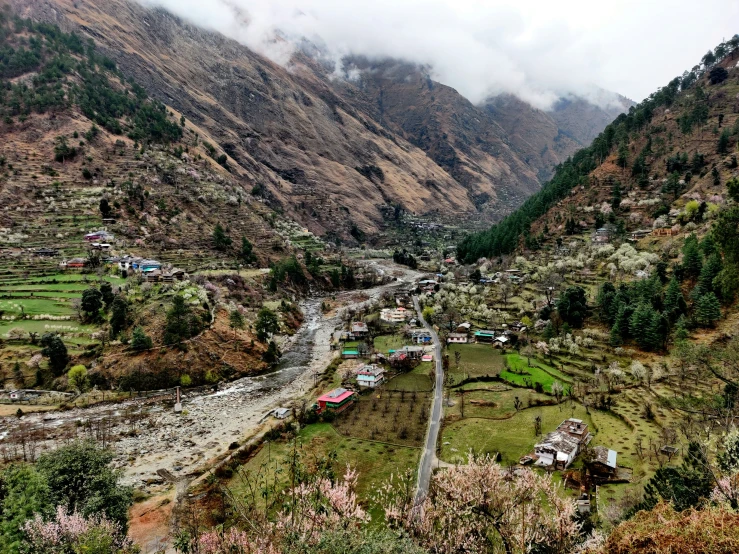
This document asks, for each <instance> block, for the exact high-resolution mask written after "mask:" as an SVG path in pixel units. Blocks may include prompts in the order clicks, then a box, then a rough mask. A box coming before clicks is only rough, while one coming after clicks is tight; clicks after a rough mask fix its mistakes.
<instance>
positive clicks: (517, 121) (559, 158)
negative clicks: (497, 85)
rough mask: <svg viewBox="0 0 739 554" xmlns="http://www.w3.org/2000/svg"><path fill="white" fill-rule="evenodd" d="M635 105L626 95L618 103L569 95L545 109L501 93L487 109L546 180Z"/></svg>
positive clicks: (511, 141) (489, 102)
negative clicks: (604, 104) (602, 103)
mask: <svg viewBox="0 0 739 554" xmlns="http://www.w3.org/2000/svg"><path fill="white" fill-rule="evenodd" d="M633 105H634V103H633V102H631V101H630V100H628V99H626V98H623V97H618V105H615V106H607V107H600V106H597V105H595V104H592V103H590V102H588V101H587V100H585V99H583V98H579V97H567V98H562V99H560V100H559V101H558V102H557V103H556V104H555V105H554V106H553V107H552V109H551V110H550V111H543V110H538V109H536V108H534V107H533V106H531V105H529V104H527V103H526V102H523V101H521V100H519V99H518V98H516V97H515V96H511V95H500V96H496V97H493V98H490V99H489V100H488V101H487V102H486V103H485V109H486V111H487V112H488V113H489V114H490V117H491V118H492V119H493V120H494V121H495V122H496V123H497V124H498V125H499V126H500V127H501V128H502V129H503V130H504V132H505V134H506V136H507V137H508V140H509V142H510V144H511V146H512V147H513V148H515V150H516V151H517V152H519V153H520V154H521V155H522V156H523V159H524V160H525V161H526V162H528V163H529V164H531V165H532V166H533V167H534V168H535V169H536V171H537V175H538V177H539V179H540V180H541V181H542V182H543V181H546V180H548V179H549V178H550V177H551V176H552V173H553V172H554V168H555V167H556V166H557V165H559V164H560V163H562V162H563V161H565V160H566V159H567V158H568V157H569V156H571V155H572V154H574V153H575V152H576V151H577V150H579V149H580V148H582V147H584V146H588V145H589V144H590V143H591V142H592V141H593V139H594V138H595V137H597V136H598V134H599V133H600V132H601V131H602V130H603V129H604V128H605V127H606V125H608V124H609V123H610V122H611V121H613V120H614V119H615V118H616V117H617V116H618V115H619V114H620V113H622V112H624V111H627V110H628V108H629V107H631V106H633Z"/></svg>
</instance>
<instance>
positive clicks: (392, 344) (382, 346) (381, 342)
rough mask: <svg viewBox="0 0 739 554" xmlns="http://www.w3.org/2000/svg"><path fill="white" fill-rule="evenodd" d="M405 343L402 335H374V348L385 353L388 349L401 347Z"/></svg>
mask: <svg viewBox="0 0 739 554" xmlns="http://www.w3.org/2000/svg"><path fill="white" fill-rule="evenodd" d="M406 344H407V341H406V339H405V338H404V337H403V336H402V335H380V336H379V337H375V350H377V351H378V352H382V353H383V354H387V352H388V351H389V350H397V349H398V348H403V346H405V345H406Z"/></svg>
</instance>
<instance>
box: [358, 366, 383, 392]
mask: <svg viewBox="0 0 739 554" xmlns="http://www.w3.org/2000/svg"><path fill="white" fill-rule="evenodd" d="M384 380H385V370H384V369H383V368H382V367H380V366H377V365H366V366H363V367H360V368H359V370H358V371H357V384H358V385H359V386H360V387H369V388H371V389H374V388H375V387H377V386H378V385H381V384H382V383H383V381H384Z"/></svg>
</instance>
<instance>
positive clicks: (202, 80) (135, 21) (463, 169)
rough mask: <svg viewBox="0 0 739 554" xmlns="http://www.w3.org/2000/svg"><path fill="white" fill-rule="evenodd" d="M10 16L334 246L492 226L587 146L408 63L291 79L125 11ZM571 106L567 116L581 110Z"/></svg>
mask: <svg viewBox="0 0 739 554" xmlns="http://www.w3.org/2000/svg"><path fill="white" fill-rule="evenodd" d="M11 4H12V5H13V6H14V8H15V9H17V10H18V11H19V13H21V14H22V15H23V16H29V17H32V18H34V19H36V20H41V21H48V22H52V23H55V24H58V25H59V26H60V27H61V28H63V29H65V30H67V31H73V30H74V31H77V32H79V33H80V34H81V35H83V36H85V37H88V38H92V39H93V40H95V42H96V44H97V45H98V47H99V48H100V49H101V50H102V51H103V52H105V53H106V54H107V55H108V56H109V57H110V58H112V59H113V60H114V61H115V62H116V63H117V64H118V66H119V67H120V68H121V70H122V71H123V73H124V74H125V75H126V76H128V77H131V78H134V79H135V80H136V81H137V82H139V83H141V85H142V86H143V87H144V88H145V89H146V90H147V91H148V92H149V94H151V95H152V96H153V97H154V98H156V99H158V100H159V101H161V102H163V103H164V104H165V105H167V106H168V107H169V108H171V109H172V110H173V111H176V112H177V113H180V114H182V115H184V116H185V118H186V119H187V120H188V121H190V122H192V123H193V125H194V126H197V127H198V128H199V129H201V130H202V132H203V133H205V134H207V135H208V137H209V141H208V142H210V143H211V144H212V146H213V148H214V149H215V150H214V151H213V154H214V157H218V156H223V155H224V154H225V155H226V158H227V163H228V165H229V167H230V168H231V174H232V176H233V178H235V179H238V181H239V183H240V186H242V187H243V188H244V189H245V190H249V191H253V192H254V194H255V195H258V196H261V197H263V198H264V199H266V201H267V202H268V205H269V206H270V207H272V208H274V209H277V210H278V211H279V212H281V213H282V214H284V216H285V217H288V218H290V219H293V220H295V221H297V222H299V223H300V224H301V225H303V226H305V227H306V228H307V229H309V230H310V231H312V232H314V233H316V234H318V235H322V236H326V237H328V238H337V239H342V240H346V239H349V240H354V239H353V238H352V237H354V238H357V237H360V238H361V237H372V238H373V240H375V241H381V240H382V234H381V231H382V230H383V228H384V227H385V226H386V224H387V220H388V218H389V217H392V214H393V213H395V212H396V209H397V208H401V209H403V210H405V211H407V212H411V213H415V214H427V215H434V214H436V215H437V216H439V215H440V214H443V215H444V216H446V217H449V218H452V219H455V220H456V221H459V220H460V219H461V220H464V218H463V217H462V216H474V219H479V218H480V217H482V220H484V221H485V220H486V221H496V220H498V219H500V218H501V217H502V216H503V215H505V214H506V213H508V212H509V211H510V210H511V209H513V208H515V207H517V206H519V205H520V204H521V203H522V202H523V201H524V200H525V198H527V197H528V196H529V195H531V194H532V193H534V192H535V191H537V190H538V188H539V186H540V182H541V180H542V179H543V178H544V177H548V176H549V174H550V173H551V170H552V168H553V167H554V166H555V165H556V164H557V163H559V162H561V161H562V160H563V159H565V158H566V157H567V156H568V155H569V154H571V153H572V152H574V150H575V149H576V148H577V145H578V144H581V143H583V141H586V140H587V138H586V136H585V135H584V134H582V133H581V132H580V130H577V129H576V130H574V131H573V130H572V129H570V128H569V127H568V128H567V129H569V130H567V129H564V126H566V125H569V124H568V123H566V122H567V121H569V120H573V119H574V120H576V119H577V117H576V115H575V116H567V117H565V116H564V115H563V117H562V121H563V123H562V125H563V128H562V129H560V127H558V126H557V125H556V124H554V123H552V122H551V121H547V122H546V125H547V126H548V127H547V132H546V133H542V132H541V128H540V126H534V127H533V129H532V130H531V131H529V129H528V128H527V126H528V125H530V124H531V122H532V121H534V119H535V118H534V117H527V118H525V120H524V121H523V122H519V123H517V122H516V121H514V120H512V118H511V117H508V116H506V117H503V116H500V115H499V114H500V112H501V111H502V110H500V109H499V110H498V111H497V112H494V111H491V110H490V109H489V108H485V107H479V106H474V105H472V104H471V103H470V102H468V101H467V100H466V99H465V98H464V97H462V96H461V95H460V94H458V93H457V92H456V91H455V90H454V89H452V88H450V87H447V86H444V85H442V84H440V83H437V82H434V81H433V80H432V79H430V78H429V76H428V74H427V72H424V71H423V70H422V68H418V67H415V66H412V65H410V64H405V63H403V62H398V61H389V60H388V61H385V62H372V63H370V62H369V61H367V60H361V59H356V60H354V63H355V65H356V66H357V68H358V69H359V70H360V71H359V74H360V76H359V78H358V79H356V80H352V79H336V78H335V77H334V75H333V73H332V71H331V70H330V68H327V67H325V65H324V64H322V63H321V61H320V60H319V59H317V58H316V57H312V56H311V55H310V49H309V48H305V49H304V50H303V51H301V52H299V53H297V54H296V55H295V56H294V57H293V59H292V62H291V65H290V68H289V69H286V68H284V67H281V66H279V65H276V64H275V63H273V62H271V61H269V60H267V59H265V58H264V57H262V56H259V55H258V54H256V53H254V52H252V51H251V50H249V49H248V48H246V47H244V46H243V45H241V44H239V43H237V42H235V41H232V40H230V39H227V38H225V37H223V36H222V35H219V34H217V33H213V32H209V31H206V30H203V29H201V28H198V27H196V26H194V25H191V24H189V23H187V22H185V21H182V20H181V19H179V18H177V17H175V16H173V15H171V14H170V13H168V12H166V11H164V10H160V9H148V8H145V7H143V6H141V5H139V4H137V3H134V2H131V1H127V0H110V1H106V2H94V1H93V0H75V1H72V0H38V1H35V2H33V3H28V2H26V1H23V0H13V1H12V2H11ZM572 104H573V105H572V106H571V107H569V108H567V109H563V110H562V113H563V114H565V113H571V114H572V113H577V110H580V109H581V107H580V106H581V105H580V104H579V103H577V102H575V103H572ZM582 107H584V108H588V106H582ZM588 109H590V108H588ZM555 113H556V112H555ZM549 119H551V117H550V118H549ZM586 119H587V118H586ZM589 120H591V121H592V125H591V126H592V127H597V126H598V125H599V124H600V123H599V122H598V121H596V119H595V118H590V119H589ZM501 122H502V123H501ZM570 127H571V126H570ZM570 134H572V136H573V137H574V138H571V137H570ZM510 135H514V136H515V138H511V136H510ZM563 135H566V136H563ZM519 136H520V137H521V138H520V140H519V138H518V137H519ZM532 136H546V137H549V138H547V139H546V140H545V141H544V142H543V143H539V142H536V141H533V140H532V139H531V137H532ZM545 147H546V148H545Z"/></svg>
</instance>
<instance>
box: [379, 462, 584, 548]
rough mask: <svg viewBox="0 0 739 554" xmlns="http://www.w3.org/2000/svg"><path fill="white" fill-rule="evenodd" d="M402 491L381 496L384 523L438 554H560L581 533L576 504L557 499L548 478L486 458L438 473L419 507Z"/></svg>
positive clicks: (392, 488) (386, 491)
mask: <svg viewBox="0 0 739 554" xmlns="http://www.w3.org/2000/svg"><path fill="white" fill-rule="evenodd" d="M404 490H405V489H404V488H403V487H402V484H401V486H400V487H398V486H392V485H389V486H387V487H384V488H383V490H381V491H380V493H379V499H380V501H381V502H382V504H383V505H384V506H385V517H386V520H387V521H388V523H389V524H390V525H392V526H396V527H401V528H404V529H405V530H407V531H408V532H409V533H410V534H411V535H412V536H414V537H416V539H417V540H418V541H419V542H420V543H421V545H423V546H425V547H426V548H428V549H429V550H430V551H432V552H437V553H440V554H444V553H449V554H451V553H456V552H479V553H482V552H491V551H492V552H505V553H506V554H518V553H525V552H529V551H531V550H532V549H533V548H535V547H536V545H547V547H548V551H549V552H558V553H559V552H561V553H564V552H570V551H571V549H572V548H573V546H574V543H575V540H576V538H577V535H578V531H579V525H578V524H577V523H576V522H575V520H574V516H575V503H574V502H573V501H572V500H568V499H565V498H563V497H562V496H560V493H559V487H558V485H556V484H555V483H554V482H553V481H552V479H551V478H550V477H549V476H543V475H539V474H538V473H536V472H534V471H532V470H530V469H528V468H526V469H517V470H515V471H509V470H507V469H505V468H503V467H501V466H500V465H498V464H497V463H495V462H494V461H492V460H491V459H490V457H488V456H485V457H476V456H474V455H470V458H469V463H468V464H467V465H463V466H457V467H454V468H450V469H448V470H446V471H444V472H440V473H437V474H436V475H435V476H434V478H433V480H432V484H431V489H430V491H429V494H428V495H427V496H426V498H425V499H424V500H423V502H422V503H421V504H420V505H418V506H415V507H412V499H411V497H408V496H407V495H406V494H404V493H403V491H404ZM411 508H412V509H411Z"/></svg>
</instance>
